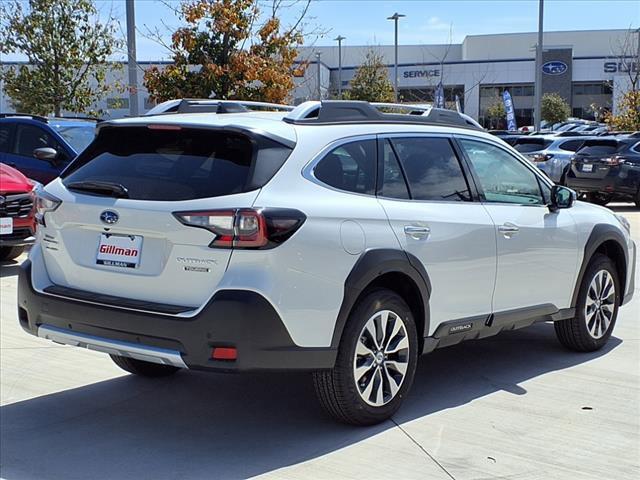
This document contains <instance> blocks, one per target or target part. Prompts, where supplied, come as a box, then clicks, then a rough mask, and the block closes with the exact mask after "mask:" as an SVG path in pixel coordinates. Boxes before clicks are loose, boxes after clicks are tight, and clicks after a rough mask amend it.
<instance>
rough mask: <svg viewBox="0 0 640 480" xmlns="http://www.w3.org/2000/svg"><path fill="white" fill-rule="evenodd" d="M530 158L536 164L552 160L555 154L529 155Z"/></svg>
mask: <svg viewBox="0 0 640 480" xmlns="http://www.w3.org/2000/svg"><path fill="white" fill-rule="evenodd" d="M529 158H530V159H531V161H532V162H534V163H539V162H546V161H547V160H551V159H552V158H553V154H551V153H546V154H543V153H533V154H531V155H529Z"/></svg>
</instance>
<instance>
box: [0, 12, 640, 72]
mask: <svg viewBox="0 0 640 480" xmlns="http://www.w3.org/2000/svg"><path fill="white" fill-rule="evenodd" d="M0 1H4V0H0ZM285 1H286V2H289V3H291V2H292V0H285ZM262 2H263V3H265V4H267V3H269V2H268V1H266V0H262ZM96 3H97V5H98V8H99V10H100V12H101V15H102V16H103V17H105V16H107V15H109V14H112V15H113V16H115V17H116V18H117V19H118V20H119V22H120V24H121V31H122V32H124V31H126V20H125V18H126V17H125V4H124V0H97V2H96ZM179 3H180V2H179V1H178V0H136V2H135V8H136V25H137V27H138V30H139V33H138V35H137V56H138V60H166V59H168V51H167V50H166V49H164V48H163V47H162V46H160V45H159V44H158V43H157V42H155V41H154V40H151V39H149V38H147V35H145V34H146V32H148V31H149V30H157V31H159V32H160V33H161V34H162V36H163V37H164V38H165V39H166V40H168V39H169V38H170V28H172V27H174V28H175V27H176V26H179V25H180V22H179V20H178V18H177V17H176V15H175V14H174V12H173V11H172V7H176V6H178V5H179ZM544 7H545V13H544V29H545V31H559V30H592V29H615V28H623V29H628V28H634V29H635V28H638V27H640V1H638V0H579V1H575V0H545V2H544ZM297 11H298V9H297V8H289V9H285V10H283V12H282V19H283V21H284V23H288V22H292V21H293V20H294V19H295V17H296V12H297ZM394 12H398V13H401V14H405V15H406V17H405V18H402V19H401V20H400V25H399V43H400V44H401V45H402V44H407V45H408V44H433V43H449V42H450V41H451V42H453V43H460V42H462V40H463V39H464V37H465V36H467V35H480V34H488V33H511V32H533V31H537V29H538V0H497V1H496V0H494V1H482V0H448V1H431V0H429V1H427V0H413V1H377V0H313V1H312V4H311V7H310V8H309V12H308V17H307V19H306V23H307V29H308V30H313V29H317V30H321V31H323V32H325V33H324V35H322V36H321V37H319V38H317V39H310V40H309V42H312V43H313V44H315V45H335V44H336V42H335V41H333V39H334V38H335V37H336V36H338V35H342V36H345V37H347V38H346V40H344V42H343V45H385V44H388V45H391V44H393V34H394V30H393V22H391V21H389V20H386V18H387V17H388V16H390V15H392V14H393V13H394ZM167 27H168V28H167ZM12 59H16V60H17V59H18V58H17V57H11V56H5V57H4V60H12Z"/></svg>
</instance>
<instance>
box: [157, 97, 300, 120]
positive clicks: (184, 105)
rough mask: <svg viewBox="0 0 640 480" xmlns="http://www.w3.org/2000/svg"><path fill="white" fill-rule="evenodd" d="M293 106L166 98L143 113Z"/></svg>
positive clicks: (277, 108)
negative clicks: (166, 99)
mask: <svg viewBox="0 0 640 480" xmlns="http://www.w3.org/2000/svg"><path fill="white" fill-rule="evenodd" d="M293 108H294V107H292V106H291V105H282V104H279V103H269V102H252V101H245V100H219V99H216V98H182V99H174V100H168V101H166V102H163V103H160V104H158V105H156V106H155V107H153V108H152V109H151V110H150V111H149V112H147V113H146V114H145V115H148V116H150V115H163V114H170V113H242V112H249V111H253V110H276V111H283V112H286V111H290V110H293Z"/></svg>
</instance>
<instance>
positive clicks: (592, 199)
mask: <svg viewBox="0 0 640 480" xmlns="http://www.w3.org/2000/svg"><path fill="white" fill-rule="evenodd" d="M612 199H613V195H611V194H609V193H601V192H595V193H589V194H588V195H587V201H588V202H589V203H595V204H596V205H600V206H602V207H605V206H607V204H608V203H609V202H610V201H611V200H612Z"/></svg>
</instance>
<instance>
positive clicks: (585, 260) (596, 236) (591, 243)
mask: <svg viewBox="0 0 640 480" xmlns="http://www.w3.org/2000/svg"><path fill="white" fill-rule="evenodd" d="M609 240H613V241H614V242H616V243H617V244H618V245H619V246H620V248H621V249H622V251H623V252H624V265H625V272H618V273H619V274H621V278H620V279H619V280H620V284H621V287H622V292H621V293H622V294H621V295H620V298H621V299H622V298H624V296H625V293H626V292H625V288H626V283H627V273H628V272H626V268H627V267H628V265H629V249H628V247H627V242H626V241H625V238H624V235H622V233H621V232H620V230H619V229H618V228H616V227H615V226H613V225H609V224H606V223H598V224H596V225H595V226H594V227H593V229H592V230H591V234H590V235H589V238H588V239H587V243H586V244H585V246H584V256H583V257H582V265H580V271H579V272H578V278H577V280H576V284H575V287H574V288H573V295H572V297H571V307H572V308H575V306H576V303H577V302H578V294H579V293H580V285H582V279H583V277H584V272H585V270H586V269H587V266H588V265H589V262H590V261H591V258H592V257H593V255H594V253H595V252H596V250H598V248H600V246H602V244H603V243H604V242H607V241H609Z"/></svg>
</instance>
